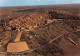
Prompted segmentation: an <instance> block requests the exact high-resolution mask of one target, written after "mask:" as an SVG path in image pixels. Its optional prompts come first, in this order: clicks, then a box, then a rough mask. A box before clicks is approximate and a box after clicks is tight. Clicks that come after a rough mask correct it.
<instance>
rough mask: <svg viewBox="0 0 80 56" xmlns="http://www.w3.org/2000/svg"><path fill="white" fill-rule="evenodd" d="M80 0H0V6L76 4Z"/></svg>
mask: <svg viewBox="0 0 80 56" xmlns="http://www.w3.org/2000/svg"><path fill="white" fill-rule="evenodd" d="M76 3H78V4H79V3H80V0H0V7H3V6H24V5H50V4H51V5H52V4H76Z"/></svg>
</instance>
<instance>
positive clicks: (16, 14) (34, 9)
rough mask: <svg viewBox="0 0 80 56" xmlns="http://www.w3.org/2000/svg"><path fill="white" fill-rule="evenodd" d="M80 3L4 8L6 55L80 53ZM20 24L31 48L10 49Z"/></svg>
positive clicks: (1, 39)
mask: <svg viewBox="0 0 80 56" xmlns="http://www.w3.org/2000/svg"><path fill="white" fill-rule="evenodd" d="M79 7H80V4H68V5H39V6H16V7H1V8H0V11H1V12H0V52H5V53H6V56H9V55H13V56H17V55H20V56H80V8H79ZM18 28H21V30H22V31H23V32H22V36H21V39H20V41H26V43H27V44H28V46H29V49H30V50H29V52H27V51H26V52H20V54H19V53H16V54H13V53H7V45H8V44H9V43H11V42H14V40H15V38H16V36H17V33H18Z"/></svg>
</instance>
